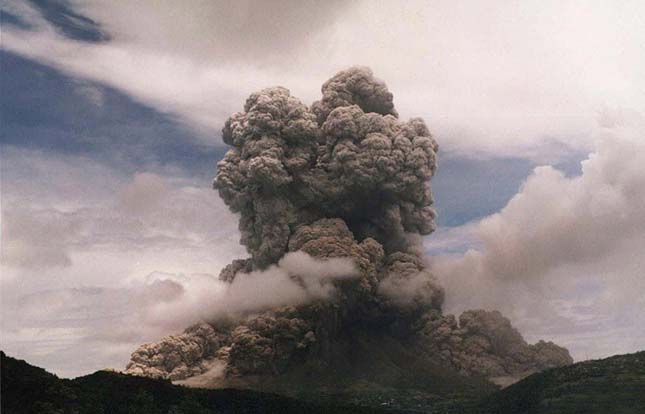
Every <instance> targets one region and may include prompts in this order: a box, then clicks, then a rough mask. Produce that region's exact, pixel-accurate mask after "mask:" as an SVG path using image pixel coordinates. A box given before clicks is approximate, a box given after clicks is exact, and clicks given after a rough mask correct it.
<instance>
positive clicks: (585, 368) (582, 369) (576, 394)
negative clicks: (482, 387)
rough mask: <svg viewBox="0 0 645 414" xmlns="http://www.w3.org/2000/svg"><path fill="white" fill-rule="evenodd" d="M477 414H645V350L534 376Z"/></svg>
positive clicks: (498, 395) (482, 406)
mask: <svg viewBox="0 0 645 414" xmlns="http://www.w3.org/2000/svg"><path fill="white" fill-rule="evenodd" d="M475 412H478V413H490V414H495V413H527V414H541V413H545V414H546V413H548V414H559V413H562V414H565V413H566V414H572V413H584V414H590V413H598V414H607V413H612V414H632V413H633V414H640V413H645V351H641V352H637V353H634V354H627V355H617V356H614V357H610V358H606V359H601V360H593V361H585V362H579V363H577V364H573V365H570V366H567V367H560V368H554V369H550V370H546V371H544V372H541V373H537V374H533V375H531V376H530V377H528V378H525V379H524V380H522V381H520V382H518V383H516V384H514V385H511V386H510V387H508V388H505V389H503V390H501V391H499V392H496V393H494V394H492V395H490V396H489V397H487V398H486V399H485V400H484V401H483V402H482V403H481V404H480V405H479V406H478V408H477V410H476V411H475Z"/></svg>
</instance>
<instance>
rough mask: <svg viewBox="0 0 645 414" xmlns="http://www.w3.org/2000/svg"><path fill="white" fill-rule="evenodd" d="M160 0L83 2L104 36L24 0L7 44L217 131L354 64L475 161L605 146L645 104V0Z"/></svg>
mask: <svg viewBox="0 0 645 414" xmlns="http://www.w3.org/2000/svg"><path fill="white" fill-rule="evenodd" d="M152 4H153V2H137V3H136V4H133V3H131V2H127V3H125V2H124V3H121V2H109V3H106V2H89V3H86V2H83V3H78V4H75V5H76V6H77V8H78V10H79V12H82V13H83V14H85V15H87V16H88V17H90V18H91V19H93V20H95V21H97V22H98V23H99V24H101V25H102V27H104V28H105V29H106V30H107V31H109V32H111V33H110V34H111V35H113V39H112V40H111V41H109V42H102V43H89V42H81V41H77V40H73V39H70V38H68V37H65V36H63V35H62V34H60V33H59V32H57V31H56V30H55V28H53V27H51V26H50V25H49V24H48V23H47V22H46V21H44V19H43V18H42V17H39V14H38V12H37V11H35V10H28V9H25V8H24V7H23V8H22V9H25V10H19V12H21V15H22V16H26V18H27V19H28V20H29V21H30V22H33V27H34V28H35V29H31V30H24V29H21V28H19V27H13V26H8V27H7V28H5V30H3V44H2V47H3V48H4V49H6V50H8V51H11V52H14V53H18V54H21V55H25V56H28V57H29V58H31V59H35V60H38V61H41V62H45V63H46V64H49V65H52V66H54V67H56V68H58V69H60V70H63V71H65V72H68V73H72V74H74V75H75V76H79V77H84V78H89V79H92V80H95V81H98V82H102V83H105V84H107V85H110V86H113V87H115V88H118V89H120V90H123V91H125V92H127V93H129V94H130V95H132V96H133V97H135V98H136V99H137V100H139V101H141V102H144V103H146V104H148V105H150V106H152V107H154V108H156V109H157V110H159V111H162V112H165V113H170V114H173V115H176V116H178V117H179V118H180V119H183V120H186V121H188V122H189V123H190V124H191V125H192V126H193V127H195V128H196V129H199V130H201V131H202V132H203V133H204V134H203V137H204V139H205V140H206V141H207V142H211V143H218V142H219V140H218V138H217V132H216V131H217V130H219V129H220V127H221V126H222V120H224V119H225V117H226V115H227V114H229V113H231V112H232V111H234V110H235V108H236V103H237V102H239V101H240V100H241V99H243V98H244V97H245V96H246V95H248V93H249V92H251V91H252V90H256V89H259V88H260V87H263V86H266V85H276V84H288V85H290V86H291V87H292V88H293V90H292V93H293V94H294V95H296V96H301V97H302V98H303V99H304V100H305V102H311V101H312V100H313V99H315V97H316V95H315V93H313V92H312V91H310V90H308V88H307V85H310V84H312V83H313V84H319V83H321V82H322V80H323V79H324V78H325V75H326V74H327V73H333V72H335V71H337V70H338V69H340V68H343V67H347V66H351V65H355V64H363V65H367V66H370V67H372V68H373V69H374V70H375V71H376V72H377V73H379V74H380V75H381V76H382V77H384V78H386V79H388V80H389V83H390V86H391V87H392V89H393V90H396V91H398V95H397V96H396V104H397V107H398V108H399V110H400V111H401V114H402V116H403V117H405V118H407V117H410V116H422V117H424V118H428V119H432V124H433V129H434V131H435V132H436V133H437V135H438V136H439V137H440V140H441V142H442V144H443V148H444V149H449V150H451V151H456V152H459V153H461V154H468V155H469V156H470V157H491V156H521V157H527V158H531V159H535V160H539V161H542V162H544V161H547V162H552V161H554V160H557V159H559V158H562V157H563V156H566V155H568V154H571V153H573V152H576V151H579V150H591V149H592V147H593V141H592V139H591V138H590V136H591V133H592V129H593V128H591V127H590V125H591V123H590V121H592V120H593V119H595V117H596V115H597V113H598V111H600V110H602V108H603V107H605V106H609V107H630V108H635V109H637V110H645V99H644V97H643V96H642V94H641V93H640V92H639V91H641V90H642V89H643V86H644V85H645V84H644V82H645V79H643V77H642V76H641V74H642V73H644V72H645V67H643V60H642V59H640V56H641V55H642V53H643V45H642V43H641V42H639V41H638V40H637V39H639V38H641V37H642V36H639V35H642V34H643V29H642V24H640V23H641V22H640V20H639V19H640V17H639V16H642V15H643V14H644V13H645V10H644V9H643V4H642V3H641V2H625V3H622V4H621V7H614V6H613V5H609V4H607V3H604V2H591V3H589V4H587V5H586V6H585V7H580V6H579V5H578V4H576V3H575V2H565V3H562V2H539V3H538V2H535V3H533V2H524V3H522V4H521V5H508V4H507V3H503V2H494V3H487V4H486V5H483V4H469V5H468V7H455V6H454V4H453V3H452V2H443V1H439V2H432V3H427V2H408V3H406V7H401V6H400V5H394V4H391V3H387V2H369V5H368V4H367V3H353V4H351V5H343V4H339V3H335V2H333V3H330V2H324V3H321V4H318V3H316V4H313V5H312V4H309V3H306V4H304V3H303V4H301V3H300V2H298V4H295V3H292V2H289V1H284V2H279V3H277V4H276V3H275V2H272V3H271V4H270V5H265V4H264V3H263V2H258V3H252V2H244V3H243V4H242V5H241V6H240V7H239V8H236V10H232V9H231V8H230V7H229V6H227V3H226V2H221V3H220V2H216V3H212V4H211V3H209V4H208V5H207V4H205V3H202V2H191V3H189V4H183V3H182V7H181V8H180V9H179V10H178V9H177V7H176V6H173V5H172V4H171V3H167V4H162V5H159V4H158V3H156V2H155V3H154V7H152V6H151V5H152ZM133 19H136V24H134V23H133ZM187 22H190V24H188V23H187ZM182 23H183V24H182ZM141 27H144V28H145V29H146V30H141ZM293 39H299V40H298V41H293ZM347 39H352V41H351V42H348V41H347ZM265 51H271V53H266V52H265ZM267 59H268V60H267ZM260 62H261V63H262V64H261V65H260V64H259V63H260ZM403 68H405V70H402V69H403ZM419 108H421V109H419Z"/></svg>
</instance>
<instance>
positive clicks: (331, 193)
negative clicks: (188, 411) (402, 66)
mask: <svg viewBox="0 0 645 414" xmlns="http://www.w3.org/2000/svg"><path fill="white" fill-rule="evenodd" d="M322 94H323V97H322V99H321V100H320V101H318V102H315V103H313V105H312V106H311V108H309V107H307V106H306V105H304V104H303V103H302V102H300V101H299V100H298V99H297V98H295V97H293V96H291V95H290V93H289V91H288V90H287V89H285V88H282V87H275V88H269V89H264V90H262V91H260V92H258V93H254V94H252V95H251V96H250V97H249V98H248V99H247V101H246V104H245V105H244V111H243V112H239V113H236V114H234V115H233V116H231V117H230V118H229V119H228V120H227V121H226V124H225V126H224V129H223V139H224V142H225V143H227V144H228V145H230V147H231V148H230V149H229V151H228V152H227V154H226V155H225V157H224V159H223V160H222V161H221V162H220V163H219V164H218V172H217V177H216V179H215V182H214V187H215V188H216V189H217V190H218V191H219V194H220V196H221V197H222V199H223V200H224V202H225V203H226V204H227V205H228V206H229V208H230V209H231V210H232V211H233V212H236V213H239V214H240V223H239V228H240V232H241V235H242V238H241V242H242V244H243V245H245V246H246V248H247V250H248V252H249V254H250V256H251V257H250V258H248V259H237V260H234V261H233V262H232V263H231V264H230V265H228V266H226V267H225V268H224V269H223V270H222V272H221V273H220V280H222V281H224V282H227V283H232V284H235V281H236V280H238V279H239V278H241V277H243V276H242V275H243V274H249V273H252V274H253V275H255V277H256V278H259V277H262V275H269V274H270V272H271V271H272V269H274V267H273V265H274V264H276V263H278V262H279V261H280V260H281V259H282V260H283V261H284V259H283V258H284V257H299V256H292V255H294V254H295V253H297V252H299V254H300V255H302V254H306V256H303V257H305V258H306V257H311V258H313V259H312V260H309V259H307V260H299V261H298V263H299V265H298V266H291V268H290V271H289V277H290V280H292V281H293V283H295V284H298V285H299V286H303V287H306V286H310V285H311V282H310V279H311V277H312V275H320V274H321V269H324V268H325V266H330V265H331V262H330V261H331V260H338V258H343V260H350V261H351V262H352V263H353V264H354V267H352V268H351V270H352V272H351V273H352V276H353V277H340V278H339V277H336V278H334V279H333V280H332V281H331V283H332V284H333V289H330V288H329V287H326V288H325V291H324V293H325V294H324V295H309V299H310V300H309V302H308V303H305V304H303V303H293V304H292V305H293V306H281V307H276V308H274V309H270V310H266V311H261V312H259V313H257V312H256V313H251V312H250V311H247V312H243V311H240V312H238V319H237V320H235V321H234V322H231V320H226V321H223V320H210V321H206V322H208V323H207V324H206V325H198V326H197V327H194V328H191V329H189V330H187V331H186V332H185V333H184V334H183V335H180V336H171V337H168V338H165V339H164V340H163V341H161V342H160V343H158V344H151V345H144V346H142V347H141V348H140V349H139V350H137V351H136V352H135V353H134V354H133V357H132V362H131V363H130V364H129V366H128V372H131V373H135V374H139V375H152V376H166V377H169V378H172V379H183V378H187V377H192V376H195V375H199V374H200V373H204V372H214V371H217V372H220V371H221V372H222V375H223V376H224V377H225V378H227V379H229V380H230V379H231V378H238V379H239V378H243V377H244V376H245V375H269V376H276V375H281V374H284V373H286V372H289V370H290V369H292V368H293V367H295V366H299V365H300V366H302V364H308V363H311V362H312V361H314V362H313V364H314V365H316V366H326V365H327V364H331V365H333V363H334V359H335V358H338V356H339V355H337V354H335V353H334V350H338V349H340V348H339V346H338V344H339V343H347V342H348V341H351V340H352V339H351V338H352V337H353V335H355V332H356V331H357V330H358V331H359V332H362V331H364V332H366V333H369V335H377V336H381V337H382V336H389V337H395V338H398V339H396V341H397V343H401V344H402V343H406V344H407V345H406V347H408V348H410V349H414V350H415V351H414V353H415V354H418V355H430V358H432V359H433V360H436V362H438V363H445V364H448V365H450V366H452V367H453V368H454V369H456V370H459V371H461V372H462V373H464V374H466V375H498V376H499V375H505V374H508V375H512V374H517V373H518V372H524V371H527V370H535V369H541V368H543V367H546V366H552V365H559V364H561V363H562V361H565V363H566V361H567V357H568V353H567V352H566V350H562V349H561V348H559V347H557V346H555V345H553V344H546V345H545V346H541V347H540V348H539V351H538V350H536V349H537V348H536V349H533V348H531V349H529V348H528V347H529V346H528V345H527V344H526V343H525V342H523V340H522V339H521V337H519V339H518V338H517V337H516V336H519V334H517V335H510V336H509V338H511V339H512V343H513V346H510V347H508V346H506V347H505V346H502V347H499V346H490V344H491V343H497V342H500V341H496V340H495V338H494V332H492V331H494V330H495V329H493V328H490V329H489V328H487V329H485V330H483V331H482V332H483V333H482V332H480V331H478V330H477V329H475V328H472V327H474V326H479V325H478V324H477V323H474V322H473V323H470V322H468V323H466V322H463V324H466V325H468V326H465V325H464V326H463V327H462V326H461V325H460V324H458V323H456V320H455V319H454V317H452V316H443V315H442V314H441V305H442V303H443V301H444V291H443V289H442V288H441V287H440V286H439V284H438V283H437V281H436V279H435V278H434V276H433V275H432V274H431V273H430V272H429V271H428V269H427V265H426V260H425V259H424V257H423V255H422V254H421V253H420V249H419V243H417V242H416V241H417V240H419V239H420V237H419V236H420V235H426V234H429V233H431V232H432V231H433V230H434V217H435V213H434V211H433V210H432V208H431V205H432V196H431V191H430V185H429V180H430V179H431V177H432V176H433V174H434V172H435V169H436V154H437V151H438V146H437V143H436V141H435V140H434V138H433V137H432V135H431V134H430V132H429V131H428V128H427V127H426V125H425V123H424V121H423V120H422V119H418V118H414V119H411V120H409V121H407V122H403V121H401V120H399V119H398V114H397V112H396V110H395V109H394V105H393V98H392V94H391V93H390V92H389V91H388V89H387V87H386V86H385V84H384V83H383V82H382V81H380V80H378V79H376V78H374V76H373V75H372V72H371V71H370V70H369V69H367V68H362V67H355V68H350V69H348V70H345V71H342V72H340V73H338V74H337V75H335V76H334V77H333V78H331V79H330V80H328V81H327V82H325V84H324V85H323V87H322ZM314 259H315V260H314ZM283 264H284V263H283ZM287 264H288V263H287ZM322 273H324V272H322ZM341 273H342V272H341ZM336 276H340V274H339V275H336ZM473 315H474V316H473ZM473 315H471V316H470V317H465V318H464V317H462V319H463V320H464V321H472V320H475V321H478V320H479V321H485V320H486V321H487V320H489V319H491V318H490V317H489V314H487V313H476V314H473ZM486 318H488V319H486ZM500 318H501V319H500ZM491 320H493V321H495V323H492V324H488V325H486V326H489V325H490V326H505V323H508V321H507V320H505V319H503V317H502V316H501V315H499V317H497V316H495V315H494V316H493V317H492V319H491ZM498 320H501V322H499V323H497V322H498ZM504 321H506V322H505V323H504ZM508 325H509V327H510V324H508ZM200 326H201V327H200ZM471 328H472V329H471ZM506 331H508V329H506ZM506 331H505V332H506ZM513 332H515V333H516V331H513ZM507 336H508V335H507ZM504 340H505V339H504ZM504 340H502V342H503V341H504ZM486 344H489V345H486ZM473 349H476V350H477V353H476V354H473V355H472V356H471V355H470V354H468V352H469V350H473ZM509 349H512V352H511V351H509ZM544 349H546V350H549V351H550V352H551V351H553V352H551V354H553V355H557V356H558V358H551V357H545V358H543V359H544V360H542V359H540V360H539V362H538V359H539V358H538V354H540V355H542V354H543V350H544ZM560 351H562V352H560ZM335 352H339V351H335ZM563 353H564V354H566V355H564V356H562V355H563ZM569 359H570V357H569ZM507 360H509V361H510V360H512V361H514V362H512V363H511V362H508V361H507ZM491 361H493V362H491ZM507 362H508V363H507ZM492 364H494V367H495V368H494V369H491V368H490V367H491V365H492ZM222 366H223V367H224V368H223V369H221V370H220V369H219V368H218V369H217V370H214V368H213V367H222Z"/></svg>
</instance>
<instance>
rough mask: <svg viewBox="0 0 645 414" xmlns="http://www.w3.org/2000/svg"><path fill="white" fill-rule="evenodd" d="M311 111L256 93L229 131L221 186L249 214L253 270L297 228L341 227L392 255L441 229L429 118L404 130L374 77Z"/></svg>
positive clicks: (358, 78)
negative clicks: (410, 236)
mask: <svg viewBox="0 0 645 414" xmlns="http://www.w3.org/2000/svg"><path fill="white" fill-rule="evenodd" d="M322 92H323V99H322V100H321V101H318V102H315V103H314V104H313V105H312V108H311V109H309V108H308V107H307V106H306V105H304V104H303V103H302V102H300V101H299V100H298V99H297V98H295V97H293V96H291V95H290V94H289V91H288V90H287V89H285V88H281V87H276V88H269V89H264V90H262V91H260V92H258V93H254V94H252V95H251V96H250V97H249V98H248V99H247V101H246V104H245V106H244V112H240V113H237V114H235V115H233V116H232V117H231V118H229V120H228V121H227V122H226V125H225V126H224V130H223V138H224V142H225V143H227V144H229V145H231V146H232V148H231V149H230V150H229V151H228V153H227V154H226V156H225V158H224V160H223V161H221V162H220V163H219V165H218V174H217V179H216V181H215V187H216V188H217V189H218V190H219V193H220V195H221V196H222V198H223V199H224V201H225V202H226V204H227V205H228V206H229V207H230V208H231V209H232V210H233V211H234V212H239V213H240V215H241V220H240V230H241V232H242V243H243V244H244V245H245V246H247V248H248V250H249V252H250V253H251V256H252V258H253V262H254V265H255V266H257V267H260V268H262V267H265V266H267V265H268V264H271V263H275V262H276V261H277V260H278V259H279V258H280V257H282V255H284V253H285V252H286V251H287V249H288V243H289V238H290V237H291V235H292V234H293V233H294V232H295V231H296V229H297V227H298V226H300V225H303V224H310V223H312V222H314V221H316V220H318V219H321V218H340V219H342V220H343V221H344V222H345V223H346V224H347V226H348V227H349V229H350V230H351V231H352V233H353V234H354V235H355V237H356V238H357V239H358V240H364V239H365V238H367V237H371V238H374V239H375V240H377V241H378V242H380V243H381V244H382V245H384V246H385V248H386V251H393V250H401V249H404V248H405V246H406V240H405V233H418V234H429V233H430V232H432V230H433V229H434V223H433V218H434V211H433V210H432V208H431V207H430V205H431V204H432V197H431V195H430V188H429V187H428V184H427V181H428V180H429V179H430V178H431V177H432V175H433V174H434V171H435V165H436V163H435V154H436V152H437V149H438V147H437V143H436V142H435V140H434V139H433V138H432V136H431V135H430V132H429V131H428V128H427V127H426V125H425V123H424V122H423V120H421V119H412V120H410V121H408V122H401V121H400V120H399V119H397V116H398V115H397V113H396V111H395V110H394V105H393V104H392V94H391V93H390V92H389V91H388V90H387V88H386V87H385V84H384V83H383V82H381V81H380V80H377V79H375V78H374V77H373V75H372V72H371V71H370V70H369V69H367V68H353V69H350V70H347V71H344V72H340V73H339V74H338V75H336V76H334V77H333V78H332V79H330V80H329V81H327V82H326V83H325V84H324V85H323V88H322Z"/></svg>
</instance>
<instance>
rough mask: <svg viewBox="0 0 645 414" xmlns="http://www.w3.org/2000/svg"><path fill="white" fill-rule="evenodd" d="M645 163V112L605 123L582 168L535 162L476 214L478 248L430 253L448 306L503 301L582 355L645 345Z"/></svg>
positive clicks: (529, 326)
mask: <svg viewBox="0 0 645 414" xmlns="http://www.w3.org/2000/svg"><path fill="white" fill-rule="evenodd" d="M643 165H645V120H644V119H643V118H642V117H641V118H638V117H635V118H632V119H623V120H622V121H619V122H617V123H615V124H614V125H613V126H612V127H611V128H605V127H601V128H600V131H599V133H598V137H597V141H596V147H595V150H594V152H593V153H591V154H590V155H589V158H588V159H587V160H585V161H583V162H582V174H581V175H580V176H577V177H570V178H568V177H565V176H564V175H563V174H562V173H561V172H559V171H557V170H555V169H553V168H552V167H549V166H543V167H538V168H536V169H535V171H534V172H533V174H532V175H531V176H529V177H528V179H527V180H526V182H525V183H524V185H523V187H522V188H521V189H520V191H519V192H518V193H517V194H516V195H515V196H514V197H513V198H512V199H511V200H510V201H509V203H508V204H507V205H506V207H504V208H503V209H502V210H501V211H500V212H499V213H497V214H494V215H492V216H489V217H487V218H485V219H483V220H482V221H481V222H480V223H479V224H478V228H477V229H476V231H475V234H476V235H477V237H478V239H479V241H480V243H481V247H480V248H479V249H478V250H470V251H468V252H466V253H465V254H464V255H460V256H443V257H441V256H439V257H437V258H435V259H434V264H433V266H434V271H435V273H436V274H437V275H438V276H439V277H440V278H441V279H442V281H443V283H444V285H445V286H446V288H447V295H446V297H447V306H448V308H449V310H450V311H454V312H458V311H460V310H463V309H466V308H473V307H485V308H499V309H500V310H502V311H503V312H505V313H507V314H509V315H510V316H511V317H512V318H513V319H514V320H515V323H516V324H517V325H519V326H520V327H521V328H522V329H523V330H524V332H525V333H527V334H528V335H529V337H534V336H537V334H544V335H547V336H548V337H551V338H555V339H558V338H560V339H561V340H562V341H563V342H565V344H568V345H569V346H570V347H572V348H573V349H572V350H573V352H574V354H575V355H576V356H577V357H578V358H584V357H585V356H604V355H607V352H620V351H621V350H622V351H628V350H631V351H634V350H637V349H641V348H643V347H645V336H643V334H642V332H644V331H645V330H644V329H643V328H645V318H644V317H643V312H642V310H643V309H645V307H644V306H645V278H644V277H643V271H642V269H644V268H645V249H644V247H645V210H644V209H643V206H645V169H644V168H643ZM626 330H629V332H630V334H629V335H627V336H621V335H624V332H625V331H626ZM608 332H615V333H616V336H614V337H611V336H608V335H606V333H608ZM584 335H587V336H588V337H590V338H591V337H593V336H594V335H598V336H599V338H597V339H594V340H593V341H584V340H582V339H581V336H584ZM607 341H611V342H607ZM585 342H586V343H585ZM612 345H613V346H612ZM609 350H612V351H609Z"/></svg>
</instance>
